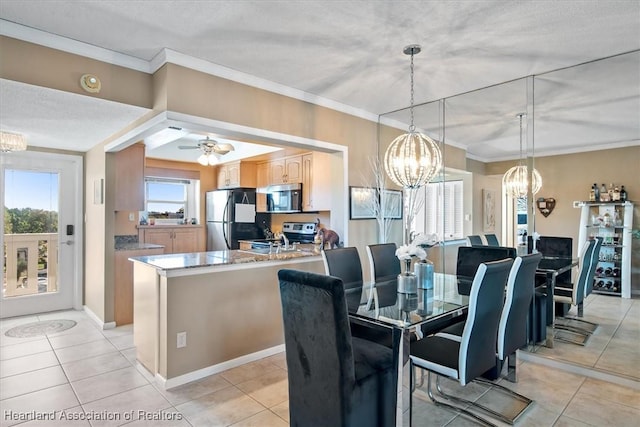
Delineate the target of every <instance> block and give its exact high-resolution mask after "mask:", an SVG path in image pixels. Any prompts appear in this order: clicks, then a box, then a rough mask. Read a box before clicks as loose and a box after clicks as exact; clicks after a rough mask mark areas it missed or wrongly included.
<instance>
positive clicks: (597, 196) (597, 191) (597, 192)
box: [593, 183, 600, 202]
mask: <svg viewBox="0 0 640 427" xmlns="http://www.w3.org/2000/svg"><path fill="white" fill-rule="evenodd" d="M593 192H594V201H595V202H599V201H600V189H599V188H598V184H595V183H594V184H593Z"/></svg>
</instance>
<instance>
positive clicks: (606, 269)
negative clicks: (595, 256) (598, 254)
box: [604, 267, 613, 276]
mask: <svg viewBox="0 0 640 427" xmlns="http://www.w3.org/2000/svg"><path fill="white" fill-rule="evenodd" d="M612 272H613V270H612V269H611V267H607V268H605V269H604V275H605V276H611V273H612Z"/></svg>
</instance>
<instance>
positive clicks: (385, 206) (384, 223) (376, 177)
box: [363, 156, 392, 243]
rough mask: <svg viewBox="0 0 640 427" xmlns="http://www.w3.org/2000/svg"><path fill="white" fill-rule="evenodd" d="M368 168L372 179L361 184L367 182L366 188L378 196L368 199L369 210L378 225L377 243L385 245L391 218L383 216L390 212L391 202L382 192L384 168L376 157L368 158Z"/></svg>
mask: <svg viewBox="0 0 640 427" xmlns="http://www.w3.org/2000/svg"><path fill="white" fill-rule="evenodd" d="M369 166H370V167H371V172H372V176H373V179H372V180H371V179H363V182H367V185H366V188H372V189H374V190H375V191H376V194H377V195H378V197H374V198H372V199H370V205H371V206H370V208H371V211H372V212H373V213H374V215H375V217H376V222H377V223H378V243H387V242H388V240H389V231H390V229H391V223H392V218H389V217H385V216H384V213H385V212H389V211H390V210H391V200H389V198H388V197H386V196H387V193H386V192H385V191H384V189H385V181H386V175H385V171H384V166H383V165H382V161H381V160H380V158H379V157H378V156H369Z"/></svg>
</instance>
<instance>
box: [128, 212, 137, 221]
mask: <svg viewBox="0 0 640 427" xmlns="http://www.w3.org/2000/svg"><path fill="white" fill-rule="evenodd" d="M135 220H136V216H135V215H134V214H133V212H129V221H135Z"/></svg>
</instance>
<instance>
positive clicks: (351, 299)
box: [322, 247, 373, 313]
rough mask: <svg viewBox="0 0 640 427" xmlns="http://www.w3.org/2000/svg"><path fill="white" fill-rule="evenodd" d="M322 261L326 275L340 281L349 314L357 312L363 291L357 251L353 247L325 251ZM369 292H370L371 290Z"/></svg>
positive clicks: (360, 266) (360, 265)
mask: <svg viewBox="0 0 640 427" xmlns="http://www.w3.org/2000/svg"><path fill="white" fill-rule="evenodd" d="M322 261H323V263H324V270H325V273H326V274H327V275H329V276H334V277H338V278H340V279H342V283H343V284H344V293H345V296H346V299H347V308H348V309H349V312H350V313H355V312H357V311H358V307H359V306H360V301H361V299H362V289H363V279H362V264H361V263H360V255H358V249H357V248H355V247H346V248H335V249H326V250H324V251H322ZM371 288H373V286H371ZM369 292H372V289H370V290H369Z"/></svg>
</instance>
